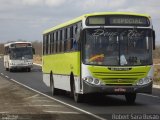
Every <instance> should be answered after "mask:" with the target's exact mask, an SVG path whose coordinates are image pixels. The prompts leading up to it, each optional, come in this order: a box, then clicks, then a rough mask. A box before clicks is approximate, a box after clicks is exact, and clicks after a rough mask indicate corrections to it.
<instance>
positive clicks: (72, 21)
mask: <svg viewBox="0 0 160 120" xmlns="http://www.w3.org/2000/svg"><path fill="white" fill-rule="evenodd" d="M99 15H135V16H144V17H147V18H150V16H149V15H148V14H139V13H132V12H97V13H91V14H84V15H82V16H80V17H77V18H75V19H72V20H70V21H67V22H65V23H62V24H60V25H57V26H54V27H52V28H49V29H47V30H45V31H44V32H43V34H47V33H49V32H51V31H54V30H58V29H60V28H63V27H66V26H69V25H71V24H74V23H76V22H79V21H81V20H82V19H83V18H86V17H89V16H99Z"/></svg>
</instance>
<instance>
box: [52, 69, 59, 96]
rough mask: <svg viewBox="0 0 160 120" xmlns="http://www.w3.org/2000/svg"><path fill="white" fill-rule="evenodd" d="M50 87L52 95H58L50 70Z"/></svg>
mask: <svg viewBox="0 0 160 120" xmlns="http://www.w3.org/2000/svg"><path fill="white" fill-rule="evenodd" d="M50 88H51V92H52V96H54V95H58V89H56V88H55V87H54V79H53V74H52V72H51V73H50Z"/></svg>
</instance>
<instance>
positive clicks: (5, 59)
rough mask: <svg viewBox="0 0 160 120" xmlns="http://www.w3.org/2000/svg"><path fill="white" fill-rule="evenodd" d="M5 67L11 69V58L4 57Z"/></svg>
mask: <svg viewBox="0 0 160 120" xmlns="http://www.w3.org/2000/svg"><path fill="white" fill-rule="evenodd" d="M4 67H5V68H9V56H8V55H4Z"/></svg>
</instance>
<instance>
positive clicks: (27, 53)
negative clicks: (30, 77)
mask: <svg viewBox="0 0 160 120" xmlns="http://www.w3.org/2000/svg"><path fill="white" fill-rule="evenodd" d="M10 59H12V60H17V59H18V60H22V59H33V52H32V47H21V48H11V49H10Z"/></svg>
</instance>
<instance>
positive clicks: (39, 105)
mask: <svg viewBox="0 0 160 120" xmlns="http://www.w3.org/2000/svg"><path fill="white" fill-rule="evenodd" d="M24 106H37V107H63V106H62V105H32V104H29V105H24Z"/></svg>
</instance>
